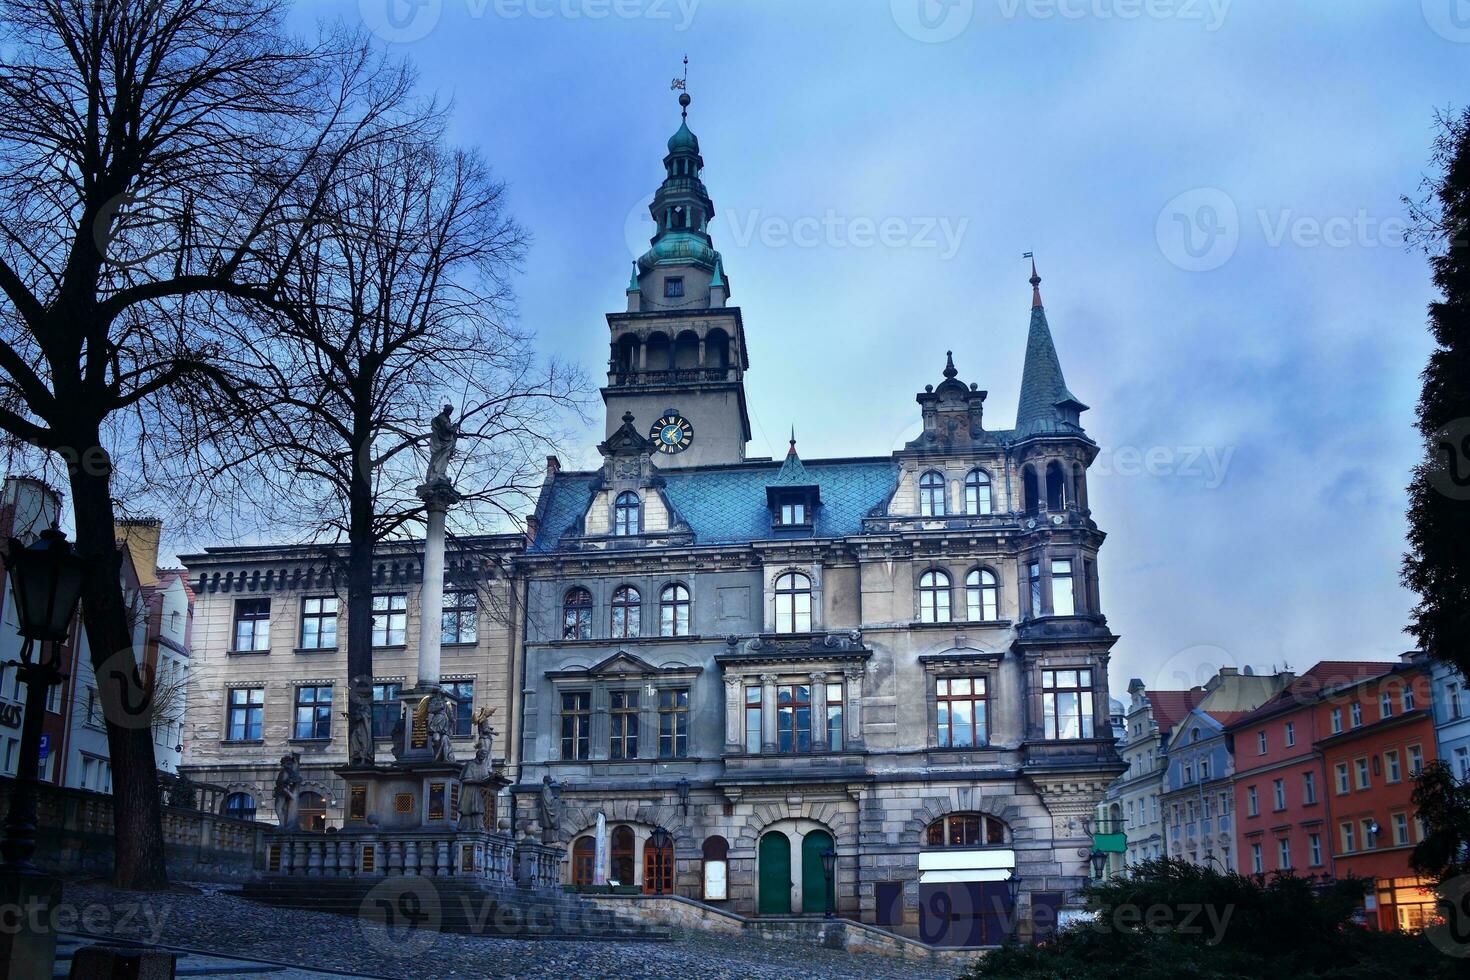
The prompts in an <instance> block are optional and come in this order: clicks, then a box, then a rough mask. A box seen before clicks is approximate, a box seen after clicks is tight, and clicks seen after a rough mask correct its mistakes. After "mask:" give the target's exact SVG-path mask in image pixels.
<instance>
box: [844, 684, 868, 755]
mask: <svg viewBox="0 0 1470 980" xmlns="http://www.w3.org/2000/svg"><path fill="white" fill-rule="evenodd" d="M863 674H864V670H863V668H861V667H849V668H847V669H846V670H844V671H843V672H842V676H843V679H844V680H845V681H846V682H847V690H846V692H845V693H846V695H847V717H846V718H845V719H843V721H844V723H845V724H846V725H847V744H848V745H849V746H850V747H852V748H861V747H862V745H863Z"/></svg>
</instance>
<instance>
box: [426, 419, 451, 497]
mask: <svg viewBox="0 0 1470 980" xmlns="http://www.w3.org/2000/svg"><path fill="white" fill-rule="evenodd" d="M453 415H454V408H453V407H452V406H449V405H445V406H444V411H442V412H440V413H439V414H438V415H436V416H434V422H433V425H432V427H431V429H430V430H429V473H428V475H427V476H426V477H425V478H424V483H425V484H435V483H448V482H449V461H450V460H451V459H453V458H454V445H455V443H456V442H458V441H459V425H458V424H457V423H455V422H454V421H453Z"/></svg>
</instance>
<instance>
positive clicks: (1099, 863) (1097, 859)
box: [1090, 848, 1108, 881]
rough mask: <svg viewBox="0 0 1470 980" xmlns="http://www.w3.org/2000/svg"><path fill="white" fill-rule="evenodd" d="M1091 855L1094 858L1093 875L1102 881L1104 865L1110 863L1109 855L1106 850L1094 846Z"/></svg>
mask: <svg viewBox="0 0 1470 980" xmlns="http://www.w3.org/2000/svg"><path fill="white" fill-rule="evenodd" d="M1090 857H1091V858H1092V877H1093V878H1095V879H1096V880H1098V881H1102V876H1103V866H1104V865H1106V864H1107V863H1108V856H1107V854H1105V853H1104V852H1102V851H1100V850H1098V849H1096V848H1094V849H1093V851H1092V854H1091V855H1090Z"/></svg>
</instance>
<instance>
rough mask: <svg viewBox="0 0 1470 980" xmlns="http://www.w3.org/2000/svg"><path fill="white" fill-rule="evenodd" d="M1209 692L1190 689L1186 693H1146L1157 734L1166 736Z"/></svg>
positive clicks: (1197, 688)
mask: <svg viewBox="0 0 1470 980" xmlns="http://www.w3.org/2000/svg"><path fill="white" fill-rule="evenodd" d="M1208 693H1209V692H1208V691H1206V690H1205V689H1204V688H1202V687H1192V688H1190V689H1189V690H1187V691H1147V692H1145V694H1146V696H1147V697H1148V703H1149V705H1150V706H1151V707H1152V708H1153V716H1154V723H1155V724H1157V725H1158V726H1159V732H1160V733H1162V734H1167V733H1168V732H1169V731H1170V730H1172V729H1173V727H1174V726H1175V725H1177V724H1179V722H1180V720H1181V719H1183V718H1184V716H1185V715H1187V714H1189V712H1190V711H1192V710H1193V709H1194V706H1195V705H1197V704H1199V703H1200V702H1201V701H1203V700H1204V699H1205V695H1206V694H1208Z"/></svg>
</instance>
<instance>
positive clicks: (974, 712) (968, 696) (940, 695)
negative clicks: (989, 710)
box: [934, 677, 988, 749]
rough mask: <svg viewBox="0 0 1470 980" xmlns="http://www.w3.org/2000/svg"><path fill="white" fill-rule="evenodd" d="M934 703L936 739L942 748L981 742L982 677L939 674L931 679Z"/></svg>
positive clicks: (984, 732) (983, 725) (983, 729)
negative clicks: (936, 723) (933, 680)
mask: <svg viewBox="0 0 1470 980" xmlns="http://www.w3.org/2000/svg"><path fill="white" fill-rule="evenodd" d="M934 689H935V700H936V701H937V702H938V724H939V731H938V738H937V740H936V743H937V744H938V746H939V747H940V748H942V749H967V748H973V747H975V746H977V745H984V744H985V743H986V740H987V736H988V730H987V725H986V721H987V718H986V710H985V708H986V702H985V694H986V691H985V678H984V677H941V678H939V679H937V680H936V681H935V682H934Z"/></svg>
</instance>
